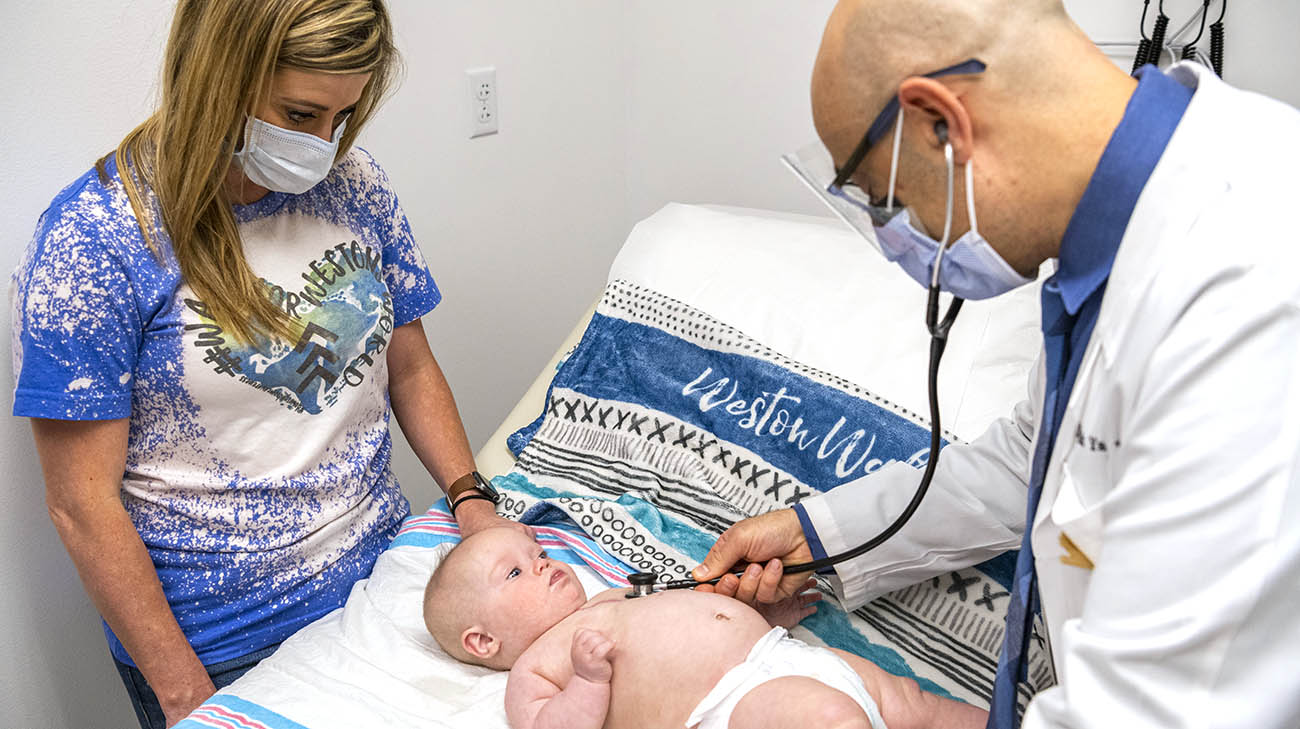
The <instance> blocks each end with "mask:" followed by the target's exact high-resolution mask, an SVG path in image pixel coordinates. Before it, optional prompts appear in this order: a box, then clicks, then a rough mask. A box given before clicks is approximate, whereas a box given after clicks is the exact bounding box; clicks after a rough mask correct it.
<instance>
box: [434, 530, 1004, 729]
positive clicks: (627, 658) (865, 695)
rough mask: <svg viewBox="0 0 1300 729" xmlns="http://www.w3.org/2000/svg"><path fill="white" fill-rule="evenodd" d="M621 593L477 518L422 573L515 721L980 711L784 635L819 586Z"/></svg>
mask: <svg viewBox="0 0 1300 729" xmlns="http://www.w3.org/2000/svg"><path fill="white" fill-rule="evenodd" d="M810 585H811V582H810ZM626 594H627V590H626V589H613V590H607V591H605V592H602V593H600V594H599V595H596V596H595V597H594V598H592V599H590V600H588V599H587V595H586V592H585V591H584V589H583V587H582V585H581V584H580V583H579V581H578V578H577V576H576V575H575V574H574V572H573V570H572V569H571V568H570V567H569V566H568V565H566V564H564V563H562V562H558V561H555V560H551V559H549V558H548V557H547V556H546V552H545V551H544V550H543V549H542V548H541V546H540V545H538V543H537V542H536V541H535V540H534V539H532V538H531V537H529V536H528V535H527V534H524V533H522V532H520V531H517V530H514V529H505V528H497V529H485V530H483V531H481V532H478V533H476V534H473V535H472V536H470V537H468V538H466V539H465V541H464V542H462V543H461V544H459V545H458V546H457V547H456V548H454V549H453V550H452V551H451V552H450V553H448V555H447V557H446V558H445V559H444V560H443V562H442V564H441V565H440V566H439V567H438V569H437V570H436V571H435V572H434V574H433V576H432V577H431V578H430V579H429V585H428V587H427V588H426V589H425V593H424V621H425V625H426V626H427V627H428V629H429V632H430V633H431V634H432V635H433V637H434V639H435V640H436V641H437V642H438V645H440V646H442V648H443V650H445V651H446V652H447V653H448V654H449V655H452V656H454V657H456V658H457V659H459V660H461V661H464V662H467V663H473V664H477V665H481V666H488V667H491V668H496V669H500V670H507V669H508V670H509V671H510V677H509V679H508V681H507V684H506V699H505V701H506V716H507V718H508V719H509V721H510V725H511V726H512V727H514V729H550V728H552V727H553V728H555V729H561V728H562V729H599V728H600V727H608V728H609V729H631V728H633V727H637V728H647V729H649V728H654V727H664V728H665V729H667V728H668V727H672V728H673V729H681V728H682V727H699V729H726V728H727V727H731V728H732V729H738V728H741V727H744V728H746V729H747V728H749V727H754V728H755V729H762V728H764V727H772V728H774V729H775V728H777V727H789V728H790V729H794V728H796V727H836V728H843V729H848V728H849V727H852V728H853V729H868V728H869V727H872V728H874V729H883V727H884V726H885V724H886V723H887V724H888V725H889V727H890V728H891V729H907V728H908V727H939V726H942V727H947V726H956V727H971V728H972V729H974V728H976V727H983V726H984V723H985V720H986V718H987V716H988V714H987V713H986V712H984V711H981V710H979V709H976V708H975V707H972V706H968V705H966V704H963V703H961V702H958V701H953V700H951V699H943V698H940V697H938V696H935V695H933V694H928V693H925V692H923V691H921V690H920V689H919V688H918V687H917V685H916V683H915V682H914V681H910V680H908V679H904V678H899V677H897V676H893V675H891V674H889V673H886V672H885V671H883V670H881V669H880V668H878V667H876V666H874V665H872V664H871V663H869V662H867V661H865V660H863V659H862V658H860V657H858V656H855V655H852V654H850V653H844V652H842V651H835V650H831V649H825V648H817V647H814V646H810V645H808V644H806V643H803V642H801V641H797V640H794V639H792V638H788V637H787V636H786V630H785V627H790V626H793V625H794V624H795V623H797V622H798V621H799V620H800V619H801V618H802V617H804V616H806V615H807V614H809V613H811V612H812V611H813V608H812V607H810V603H811V602H812V601H813V600H814V599H816V598H815V593H812V594H805V595H802V596H799V597H796V598H792V599H791V600H788V601H786V602H785V603H784V604H781V605H778V606H773V608H772V609H771V610H768V611H766V614H767V618H765V617H764V615H763V614H760V613H759V612H758V611H756V610H754V609H753V608H751V607H750V606H748V605H746V604H745V603H743V602H740V601H738V600H735V599H732V598H729V597H724V596H721V595H715V594H712V593H705V592H696V591H693V590H672V591H664V592H659V593H656V594H654V595H650V596H647V597H641V598H636V599H628V598H627V597H626ZM769 618H770V619H771V621H772V623H771V624H769ZM782 625H784V626H785V627H782ZM881 714H883V715H884V716H883V718H882V716H881Z"/></svg>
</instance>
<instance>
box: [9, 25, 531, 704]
mask: <svg viewBox="0 0 1300 729" xmlns="http://www.w3.org/2000/svg"><path fill="white" fill-rule="evenodd" d="M396 64H397V58H396V53H395V51H394V48H393V45H392V33H391V28H390V23H389V18H388V15H387V12H386V10H385V8H384V5H383V3H382V2H381V0H180V2H179V4H178V6H177V9H176V15H175V17H174V19H173V23H172V31H171V35H170V38H169V41H168V46H167V51H166V59H165V65H164V72H163V83H162V93H161V103H160V105H159V107H158V109H157V111H156V112H155V113H154V114H153V116H151V117H150V118H149V119H148V120H147V121H145V122H144V124H142V125H141V126H140V127H138V128H137V129H135V130H133V131H132V132H131V133H130V134H128V135H127V136H126V138H125V139H124V140H123V141H122V143H121V144H120V145H119V146H118V148H117V149H116V150H115V151H114V153H112V154H110V155H108V156H107V157H105V158H104V159H103V160H100V163H99V164H98V165H96V169H95V170H92V171H90V172H87V173H86V174H85V175H84V176H82V177H81V178H80V179H79V180H77V181H76V182H74V183H73V184H72V185H71V186H69V187H68V188H67V189H65V190H64V191H63V192H61V193H60V194H59V195H58V197H56V198H55V200H54V202H53V203H52V204H51V205H50V207H49V209H48V210H47V211H46V212H45V214H44V215H43V216H42V218H41V220H40V223H39V225H38V228H37V232H36V235H35V238H34V240H33V242H32V245H31V246H30V247H29V249H28V252H27V255H26V257H25V259H24V261H23V263H22V264H21V265H20V267H19V269H18V271H17V272H16V273H15V275H14V282H15V288H14V292H15V296H16V299H15V302H16V316H15V327H16V331H15V342H16V344H17V345H18V346H16V347H15V360H16V362H15V372H16V378H17V388H16V392H15V405H14V412H15V414H16V415H22V416H28V417H31V418H32V419H33V420H32V427H33V431H34V433H35V438H36V445H37V449H38V451H39V453H40V457H41V463H42V468H43V471H44V476H45V483H46V498H47V503H48V505H49V511H50V515H51V518H52V519H53V521H54V524H55V526H56V528H57V529H58V532H59V535H60V537H61V538H62V540H63V543H64V545H65V546H66V548H67V550H68V552H69V554H70V555H71V556H72V559H73V562H74V563H75V564H76V566H77V569H78V571H79V572H80V574H81V578H82V581H83V583H84V585H85V587H86V590H87V592H88V593H89V594H90V596H91V598H92V600H93V601H94V603H95V605H96V607H97V608H98V609H99V611H100V614H101V615H102V616H103V618H104V620H105V623H106V625H107V631H106V632H107V634H108V640H109V644H110V649H111V651H112V654H113V657H114V659H115V660H116V661H117V663H118V667H119V670H120V672H121V674H122V677H123V680H124V682H125V683H126V686H127V689H128V692H129V693H130V695H131V698H132V701H133V703H134V705H135V708H136V713H137V715H138V716H139V718H140V723H141V726H143V727H146V728H148V727H163V726H167V725H171V724H173V723H175V722H176V721H178V720H180V719H181V718H183V717H184V716H185V715H186V714H187V713H188V712H189V711H190V710H191V709H193V708H195V707H196V706H198V705H199V704H200V703H202V702H203V700H204V699H206V698H207V697H208V696H210V695H211V694H212V693H213V691H214V690H215V688H216V687H219V686H223V685H225V684H227V683H229V682H231V681H233V680H234V678H236V677H238V675H240V674H242V673H243V672H244V671H246V670H248V668H249V667H251V666H252V665H254V664H255V663H256V662H257V661H258V660H260V659H261V658H262V657H264V656H265V655H268V654H269V653H270V652H271V651H272V650H274V647H275V646H276V645H278V643H279V642H280V641H281V640H283V639H284V638H286V637H287V636H289V635H290V634H292V633H293V632H294V631H295V630H297V629H298V628H300V627H302V626H304V625H306V624H307V623H309V622H311V621H313V620H315V619H316V618H318V617H320V616H321V615H324V614H325V613H327V612H329V611H331V610H333V609H335V608H336V607H338V606H339V605H341V604H342V603H343V601H344V599H345V597H346V596H347V594H348V591H349V589H350V588H351V586H352V584H353V583H354V582H355V581H356V580H357V579H360V578H362V577H365V576H366V575H367V574H368V573H369V571H370V569H371V566H372V565H373V563H374V560H375V558H376V556H377V555H378V553H379V552H380V551H381V550H382V549H383V548H384V547H385V546H386V545H387V544H388V543H389V541H390V540H391V539H392V537H393V535H394V533H395V531H396V528H397V526H398V524H399V523H400V522H401V520H402V518H403V517H405V516H406V515H407V514H408V513H409V506H408V504H407V502H406V500H405V499H404V498H403V497H402V495H401V492H400V490H399V488H398V485H397V483H396V481H395V480H394V478H393V475H392V473H391V471H390V469H389V455H390V451H391V440H390V436H389V432H388V418H389V412H390V409H389V403H390V402H391V412H392V413H393V414H394V415H396V417H397V420H398V422H399V423H400V424H401V426H402V429H403V432H404V433H405V434H406V435H407V438H408V440H409V441H410V443H411V445H412V446H413V448H414V450H415V451H416V453H417V454H418V455H419V457H420V459H421V461H422V462H423V463H424V465H425V466H426V468H427V469H428V470H429V473H430V474H431V475H432V476H433V477H434V478H435V479H436V480H437V481H438V483H439V484H440V485H442V486H443V487H444V488H451V489H452V490H453V492H454V493H455V495H456V496H461V494H464V493H466V492H467V491H469V492H472V491H475V490H476V489H475V479H474V478H473V474H472V471H473V468H474V464H473V458H472V456H471V454H470V451H469V445H468V442H467V439H466V437H465V432H464V428H463V426H462V425H461V422H460V419H459V415H458V414H457V411H456V406H455V403H454V401H453V399H452V395H451V391H450V390H449V388H448V387H447V383H446V380H445V379H444V378H443V375H442V372H441V370H440V369H439V368H438V365H437V362H436V361H435V360H434V358H433V356H432V354H431V353H430V351H429V347H428V343H427V341H426V339H425V336H424V332H423V329H422V328H421V325H420V319H419V317H420V316H422V315H424V314H426V313H428V312H429V311H430V310H431V309H433V307H434V306H436V305H437V304H438V302H439V300H440V298H441V297H440V294H439V293H438V289H437V287H436V286H435V285H434V282H433V279H432V278H431V276H430V274H429V272H428V270H427V268H426V266H425V263H424V260H423V258H422V256H421V254H420V251H419V248H418V247H417V246H416V245H415V243H414V241H413V240H412V237H411V231H410V227H409V225H408V224H407V221H406V217H405V216H404V214H403V213H402V210H401V208H400V206H399V205H398V203H397V198H396V197H395V195H394V194H393V192H392V191H391V190H390V189H389V186H388V181H387V178H386V177H385V176H384V173H383V172H382V170H380V168H379V167H378V165H377V164H376V163H375V161H374V160H373V159H372V158H371V157H370V156H369V155H368V154H366V153H365V152H363V151H361V150H359V149H355V148H353V147H352V143H353V141H354V140H355V138H356V135H357V133H358V132H359V131H360V130H361V128H362V127H363V126H364V125H365V123H366V122H367V121H368V120H369V119H370V117H371V116H372V115H373V114H374V112H375V109H376V107H377V106H378V104H379V101H380V99H381V98H382V97H383V96H384V93H385V92H386V91H387V89H388V88H389V85H390V81H391V80H392V78H393V75H394V70H395V67H396ZM453 483H456V484H457V486H456V487H454V488H453V487H452V484H453ZM465 486H468V488H464V487H465ZM480 490H481V489H480ZM488 495H490V494H488ZM483 496H484V494H482V493H468V495H466V496H463V497H461V498H463V501H458V503H457V512H458V513H457V518H458V520H459V521H460V524H461V528H462V530H464V531H465V532H473V531H477V530H478V529H481V528H484V527H486V526H488V525H496V524H500V523H507V524H509V523H510V522H508V521H504V520H502V519H500V518H499V517H498V516H497V515H496V513H495V511H494V509H493V505H492V502H491V500H490V499H487V498H483Z"/></svg>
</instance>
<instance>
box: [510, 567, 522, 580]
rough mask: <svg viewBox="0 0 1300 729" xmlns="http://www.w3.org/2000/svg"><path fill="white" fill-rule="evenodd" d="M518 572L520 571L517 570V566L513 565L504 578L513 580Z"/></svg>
mask: <svg viewBox="0 0 1300 729" xmlns="http://www.w3.org/2000/svg"><path fill="white" fill-rule="evenodd" d="M520 574H521V573H520V571H519V568H518V567H515V568H514V569H512V570H510V572H509V574H507V575H506V579H507V580H513V579H514V578H516V577H518V576H519V575H520Z"/></svg>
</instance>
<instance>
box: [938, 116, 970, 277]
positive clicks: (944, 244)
mask: <svg viewBox="0 0 1300 729" xmlns="http://www.w3.org/2000/svg"><path fill="white" fill-rule="evenodd" d="M943 136H944V143H943V159H944V161H945V162H947V164H948V206H947V212H946V213H945V214H944V219H943V240H942V241H940V242H939V253H938V255H936V256H935V258H934V270H932V271H931V272H930V288H932V289H935V290H936V291H937V290H938V289H939V264H940V263H942V262H943V254H944V252H945V251H947V250H948V238H949V237H950V236H951V235H952V204H953V177H954V174H953V173H954V170H953V161H952V142H949V141H947V136H948V135H947V132H946V130H945V133H944V135H943ZM969 189H970V188H967V190H969Z"/></svg>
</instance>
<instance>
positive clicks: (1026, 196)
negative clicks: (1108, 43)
mask: <svg viewBox="0 0 1300 729" xmlns="http://www.w3.org/2000/svg"><path fill="white" fill-rule="evenodd" d="M967 61H978V63H974V64H969V65H963V64H964V63H965V62H967ZM1132 87H1133V84H1132V80H1131V79H1129V77H1128V74H1127V73H1125V72H1124V71H1122V70H1120V69H1119V68H1118V67H1117V66H1115V64H1114V63H1112V62H1111V61H1110V60H1109V59H1108V58H1106V56H1105V55H1104V54H1102V53H1101V51H1100V50H1099V49H1098V48H1097V47H1096V46H1095V45H1094V44H1093V43H1092V42H1091V40H1089V38H1088V37H1087V35H1086V34H1084V32H1083V31H1082V30H1080V29H1079V27H1078V26H1077V25H1075V23H1074V22H1073V21H1072V20H1071V19H1070V17H1069V15H1067V14H1066V12H1065V9H1064V7H1063V5H1062V3H1061V0H841V1H840V2H839V3H838V4H837V5H836V6H835V9H834V10H833V11H832V13H831V17H830V20H829V21H828V23H827V26H826V32H825V34H824V36H823V38H822V44H821V49H820V51H819V52H818V55H817V62H816V64H815V66H814V69H813V76H812V107H813V121H814V124H815V126H816V128H817V134H818V136H820V137H821V140H822V142H823V143H824V144H825V145H826V148H827V149H828V151H829V152H830V154H831V158H832V160H833V161H834V163H835V165H836V167H837V168H840V167H843V166H844V165H845V163H846V161H847V160H848V159H849V158H850V156H851V155H852V153H853V152H854V150H855V149H858V148H859V145H860V143H861V142H862V141H863V140H864V138H866V135H867V131H868V129H869V128H871V127H872V125H873V122H878V126H877V128H876V129H874V130H873V134H872V135H871V136H872V138H871V139H870V143H869V144H868V145H867V147H866V149H867V152H866V156H865V157H864V158H863V159H862V160H861V162H860V164H859V165H858V166H857V167H856V168H855V170H854V173H853V175H852V181H853V182H854V183H856V184H857V185H858V186H859V187H861V188H862V189H863V190H865V191H866V192H867V193H868V194H869V195H870V196H871V197H872V198H873V199H881V200H884V199H885V197H886V193H887V192H888V190H889V189H890V180H896V182H895V183H894V186H895V193H896V196H895V197H896V199H898V200H901V201H902V204H904V205H906V206H908V207H911V208H913V209H914V210H915V212H916V214H917V217H919V218H920V219H921V221H922V222H923V223H924V227H925V228H927V229H928V230H929V231H930V232H931V233H932V234H934V237H935V238H936V239H937V238H938V237H939V236H938V235H937V234H938V233H939V232H940V231H941V230H942V227H943V221H944V212H943V211H944V205H945V201H946V197H947V194H946V191H947V185H946V172H945V163H944V148H945V145H946V144H948V143H951V145H952V151H953V157H954V160H955V163H956V164H957V165H958V171H959V172H961V169H960V166H962V165H966V164H967V163H969V162H971V161H972V159H974V167H973V173H974V174H973V180H974V184H973V189H974V190H975V191H976V200H975V205H976V207H977V208H978V210H979V228H980V230H981V231H982V232H984V233H985V235H986V237H987V238H988V239H989V240H990V242H991V243H993V244H994V245H995V247H996V248H998V249H999V251H998V252H999V253H1001V254H1002V256H1003V257H1004V258H1005V259H1006V260H1007V262H1008V263H1010V264H1011V265H1012V266H1013V267H1014V268H1016V269H1017V270H1018V271H1020V272H1021V273H1022V274H1029V273H1032V272H1033V271H1036V269H1037V265H1038V264H1039V263H1040V262H1041V261H1042V260H1045V259H1046V258H1049V257H1051V255H1046V254H1047V253H1054V251H1047V250H1046V248H1050V247H1051V244H1054V243H1059V239H1060V236H1061V235H1062V234H1063V233H1064V228H1065V225H1066V224H1067V223H1068V215H1065V216H1064V217H1063V218H1062V215H1061V214H1060V213H1059V211H1061V210H1069V209H1073V207H1074V203H1075V202H1077V195H1078V194H1081V193H1082V185H1084V184H1086V181H1087V179H1088V178H1089V177H1090V176H1091V172H1092V169H1093V168H1094V167H1095V164H1096V161H1097V158H1098V157H1099V156H1100V151H1101V149H1102V148H1104V146H1105V142H1106V140H1107V139H1109V136H1110V133H1111V131H1113V129H1114V126H1115V124H1117V123H1118V121H1119V119H1120V118H1121V117H1122V115H1123V108H1124V105H1125V104H1126V103H1127V98H1128V94H1130V93H1131V91H1132ZM895 98H897V102H898V108H900V109H901V110H902V116H903V118H902V127H901V128H896V127H895V125H894V123H893V122H894V121H896V119H897V116H896V115H885V116H884V117H883V118H882V117H881V113H882V111H883V110H885V109H886V108H887V106H888V105H889V104H890V102H891V100H893V99H895ZM899 129H901V132H902V134H901V135H900V136H901V145H900V152H899V160H898V163H897V165H894V163H893V160H892V156H891V153H890V148H891V147H892V143H893V141H894V138H895V136H896V131H898V130H899ZM1048 172H1051V173H1052V174H1054V175H1055V176H1054V177H1053V176H1050V175H1048V174H1047V173H1048ZM962 177H963V176H962V175H960V174H959V175H958V177H957V182H956V199H957V200H962V199H963V197H964V194H965V190H964V187H965V185H964V180H963V179H962ZM1076 188H1077V190H1076ZM1072 196H1076V197H1075V199H1073V200H1071V197H1072ZM956 208H957V209H956V210H955V211H954V218H953V235H952V238H951V240H955V239H956V238H957V237H959V236H960V235H961V234H962V233H963V232H964V231H965V230H969V227H970V226H969V219H968V218H969V216H968V215H967V214H966V210H965V209H964V208H965V206H964V205H957V206H956ZM1054 213H1055V217H1053V214H1054ZM1045 216H1046V217H1045Z"/></svg>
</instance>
